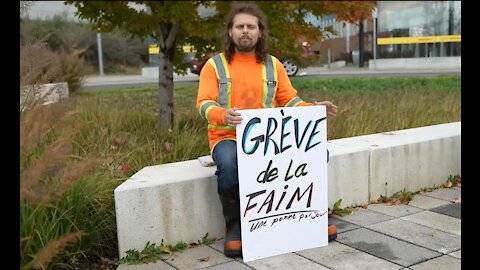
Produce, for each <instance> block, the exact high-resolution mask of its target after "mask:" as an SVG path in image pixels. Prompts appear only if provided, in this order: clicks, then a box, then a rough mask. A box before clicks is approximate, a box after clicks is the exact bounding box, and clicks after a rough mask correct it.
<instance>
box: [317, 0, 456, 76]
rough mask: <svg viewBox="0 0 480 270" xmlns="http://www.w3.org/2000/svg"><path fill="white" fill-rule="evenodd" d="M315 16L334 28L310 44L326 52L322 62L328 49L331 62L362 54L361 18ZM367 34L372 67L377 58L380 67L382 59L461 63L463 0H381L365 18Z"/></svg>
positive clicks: (396, 64)
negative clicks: (353, 20) (346, 19)
mask: <svg viewBox="0 0 480 270" xmlns="http://www.w3.org/2000/svg"><path fill="white" fill-rule="evenodd" d="M311 22H312V23H314V24H315V25H317V26H321V27H331V28H333V29H334V30H335V32H336V34H333V35H329V34H327V35H325V36H324V37H322V40H321V41H319V42H317V43H314V44H312V46H311V50H312V51H313V52H314V53H316V54H320V55H322V57H323V63H326V62H327V56H328V54H329V53H330V60H331V61H332V62H335V61H342V60H343V61H346V62H347V63H349V62H350V63H352V62H355V61H352V60H354V57H353V58H352V55H353V56H354V55H355V54H358V51H359V47H360V46H359V41H360V39H359V25H358V24H349V23H348V22H344V21H337V20H336V16H335V15H330V16H326V17H323V18H321V19H320V20H316V21H315V20H311ZM363 36H364V37H363V60H364V61H365V62H368V65H369V66H370V67H371V68H372V66H374V65H375V63H378V65H377V67H381V66H382V63H392V67H393V66H394V67H402V65H404V66H405V67H407V66H408V65H409V64H412V65H413V66H415V65H423V66H424V67H426V66H428V65H429V63H430V64H431V65H438V63H445V64H446V65H447V66H448V65H451V66H452V67H460V65H461V64H460V62H461V59H460V57H461V2H460V1H377V8H376V10H375V11H374V12H373V13H372V19H369V20H364V21H363ZM429 58H430V59H429ZM399 59H403V60H401V61H400V60H399ZM406 59H414V60H413V61H407V60H406ZM372 60H375V62H371V61H372ZM387 60H390V61H387ZM394 60H396V62H395V61H394ZM389 65H390V64H386V65H383V66H385V67H388V66H389Z"/></svg>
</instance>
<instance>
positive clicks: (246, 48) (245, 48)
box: [232, 38, 258, 52]
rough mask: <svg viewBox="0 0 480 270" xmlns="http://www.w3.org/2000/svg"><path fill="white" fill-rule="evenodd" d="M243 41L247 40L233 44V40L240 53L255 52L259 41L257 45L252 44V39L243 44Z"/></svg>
mask: <svg viewBox="0 0 480 270" xmlns="http://www.w3.org/2000/svg"><path fill="white" fill-rule="evenodd" d="M243 40H245V38H243V39H240V40H239V41H238V43H236V42H233V40H232V42H233V44H234V45H235V49H237V50H238V51H239V52H251V51H253V50H255V47H256V46H257V43H258V40H257V42H256V43H253V42H251V39H247V40H248V41H250V42H242V41H243Z"/></svg>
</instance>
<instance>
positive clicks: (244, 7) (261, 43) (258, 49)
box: [224, 2, 268, 63]
mask: <svg viewBox="0 0 480 270" xmlns="http://www.w3.org/2000/svg"><path fill="white" fill-rule="evenodd" d="M240 13H246V14H249V15H252V16H255V17H257V19H258V28H259V29H260V33H261V37H259V38H258V41H257V45H256V46H255V56H256V57H257V63H264V62H265V59H266V56H267V47H268V29H267V19H266V17H265V15H264V14H263V12H262V11H261V10H260V9H259V8H258V6H257V5H255V4H251V3H235V2H234V3H233V4H232V8H231V10H230V13H229V14H228V16H227V24H226V27H225V33H224V50H225V56H226V58H227V61H228V62H230V61H231V60H232V57H233V54H234V53H235V44H234V43H233V40H232V38H231V37H230V35H229V31H230V29H232V27H233V18H235V16H236V15H237V14H240Z"/></svg>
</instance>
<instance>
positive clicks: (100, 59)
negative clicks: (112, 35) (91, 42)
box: [97, 32, 103, 76]
mask: <svg viewBox="0 0 480 270" xmlns="http://www.w3.org/2000/svg"><path fill="white" fill-rule="evenodd" d="M97 49H98V70H99V72H100V76H103V53H102V33H100V32H99V33H97Z"/></svg>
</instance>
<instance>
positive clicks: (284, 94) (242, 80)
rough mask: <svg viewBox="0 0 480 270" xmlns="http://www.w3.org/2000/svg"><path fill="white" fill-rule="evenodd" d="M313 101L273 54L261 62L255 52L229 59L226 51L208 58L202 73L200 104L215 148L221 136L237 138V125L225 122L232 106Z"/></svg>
mask: <svg viewBox="0 0 480 270" xmlns="http://www.w3.org/2000/svg"><path fill="white" fill-rule="evenodd" d="M230 68H231V69H232V70H229V69H230ZM232 74H233V76H231V75H232ZM260 89H261V91H259V90H260ZM310 104H311V103H307V102H303V101H302V100H301V99H300V98H299V97H298V96H297V91H296V90H295V89H294V88H293V86H292V85H291V83H290V80H289V79H288V76H287V75H286V72H285V70H284V68H283V65H282V63H281V62H280V61H279V60H278V59H277V58H275V57H274V56H271V55H267V57H266V61H265V63H257V62H256V58H255V56H239V55H234V56H233V58H232V61H231V62H230V63H227V60H226V58H225V55H224V54H223V53H220V54H218V55H216V56H214V57H212V58H210V59H209V60H208V62H207V63H206V64H205V65H204V67H203V69H202V72H201V74H200V80H199V91H198V96H197V108H198V110H199V113H200V115H201V116H202V117H203V118H205V119H207V121H208V137H209V142H210V149H211V151H213V148H214V146H215V144H216V143H218V142H219V141H221V140H224V139H231V140H235V139H236V134H235V128H234V127H230V126H228V125H225V119H224V117H225V113H226V111H227V110H228V109H230V108H239V109H259V108H273V107H279V106H282V107H286V106H305V105H310Z"/></svg>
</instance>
